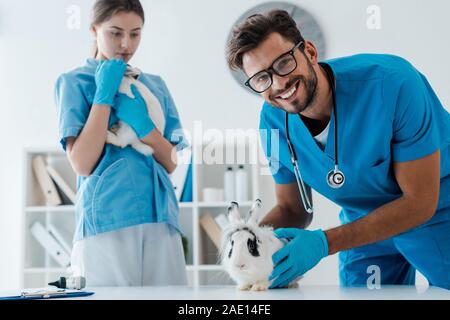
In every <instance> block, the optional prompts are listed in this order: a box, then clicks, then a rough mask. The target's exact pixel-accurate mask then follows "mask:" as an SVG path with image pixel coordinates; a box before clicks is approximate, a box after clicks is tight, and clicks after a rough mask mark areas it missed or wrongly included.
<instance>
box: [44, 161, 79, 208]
mask: <svg viewBox="0 0 450 320" xmlns="http://www.w3.org/2000/svg"><path fill="white" fill-rule="evenodd" d="M46 169H47V172H48V174H49V175H50V177H51V178H52V179H53V181H54V182H55V184H56V186H57V188H59V190H60V191H61V192H60V193H62V194H60V196H61V198H64V195H65V196H66V197H67V198H68V199H69V201H70V202H71V204H74V203H75V199H76V194H75V192H74V191H73V189H72V188H71V187H70V186H69V184H68V183H67V182H66V181H65V180H64V178H63V177H62V176H61V175H60V174H59V172H58V171H56V170H55V168H53V166H51V165H49V164H48V165H47V166H46Z"/></svg>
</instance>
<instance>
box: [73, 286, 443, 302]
mask: <svg viewBox="0 0 450 320" xmlns="http://www.w3.org/2000/svg"><path fill="white" fill-rule="evenodd" d="M87 290H89V291H94V292H95V294H94V295H92V296H88V297H82V298H80V299H86V300H92V299H94V300H102V299H105V300H143V299H144V300H241V299H242V300H380V299H383V300H450V291H449V290H445V289H441V288H437V287H427V286H417V287H416V286H382V287H381V288H380V289H372V290H370V289H368V288H366V287H361V288H341V287H338V286H300V287H299V288H294V289H276V290H268V291H260V292H253V291H239V290H237V289H236V287H234V286H203V287H198V288H194V287H98V288H87Z"/></svg>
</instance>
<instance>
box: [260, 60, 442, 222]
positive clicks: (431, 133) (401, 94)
mask: <svg viewBox="0 0 450 320" xmlns="http://www.w3.org/2000/svg"><path fill="white" fill-rule="evenodd" d="M323 63H325V64H327V65H329V66H330V67H331V69H332V71H333V73H334V76H335V77H336V105H337V107H336V110H337V117H338V133H337V134H338V147H339V150H338V156H339V168H340V169H341V170H342V171H343V172H344V174H345V176H346V180H345V184H344V185H343V187H341V188H340V189H332V188H331V187H329V186H328V184H327V183H326V176H327V173H328V172H329V171H330V170H331V169H333V168H334V117H335V116H336V114H335V113H334V111H333V112H332V115H331V123H330V129H329V134H328V140H327V144H326V147H325V150H324V151H322V149H321V148H320V147H319V145H318V144H317V142H316V141H315V140H314V138H313V137H312V136H311V134H310V132H309V130H308V129H307V127H306V126H305V124H304V123H303V121H302V119H301V118H300V117H299V115H297V114H290V115H289V133H290V137H291V141H292V143H293V145H294V148H295V151H296V153H297V157H298V162H299V167H300V171H301V174H302V177H303V179H304V181H305V183H306V184H307V185H309V186H310V187H312V188H313V189H314V190H316V191H317V192H319V193H320V194H322V195H323V196H325V197H326V198H328V199H330V200H332V201H333V202H334V203H336V204H338V205H339V206H341V207H342V210H341V212H340V220H341V222H342V223H349V222H352V221H355V220H357V219H359V218H361V217H363V216H365V215H367V214H368V213H370V212H371V211H373V210H375V209H376V208H378V207H380V206H382V205H384V204H386V203H388V202H391V201H393V200H395V199H397V198H399V197H401V196H402V191H401V189H400V187H399V185H398V184H397V181H396V179H395V175H394V171H393V167H392V165H393V162H404V161H411V160H415V159H419V158H422V157H425V156H427V155H430V154H432V153H434V152H435V151H437V150H438V149H440V152H441V163H440V165H441V172H440V178H441V180H440V181H441V183H440V195H439V203H438V208H437V211H436V213H435V215H434V216H433V218H432V219H431V220H429V221H428V222H427V223H426V224H430V223H433V222H438V221H443V220H447V219H449V218H450V114H449V113H448V112H447V111H446V110H445V109H444V107H443V106H442V104H441V103H440V101H439V99H438V97H437V96H436V94H435V93H434V91H433V89H432V88H431V86H430V84H429V83H428V81H427V79H426V78H425V77H424V76H423V75H422V74H421V73H420V72H419V71H417V70H416V69H415V68H414V67H413V66H412V65H411V64H410V63H409V62H407V61H406V60H404V59H402V58H400V57H396V56H392V55H374V54H361V55H355V56H350V57H344V58H339V59H333V60H328V61H324V62H323ZM260 129H266V130H267V131H265V130H262V131H261V138H262V141H263V149H264V151H265V153H266V156H267V158H268V160H269V165H270V168H271V170H272V174H273V177H274V179H275V182H276V183H278V184H286V183H292V182H295V175H294V169H293V166H292V164H291V161H290V154H289V149H288V147H287V142H286V133H285V132H286V130H285V112H284V111H283V110H281V109H279V108H276V107H273V106H271V105H270V104H268V103H265V104H264V105H263V108H262V111H261V118H260ZM277 129H279V130H278V131H277ZM271 132H272V134H271ZM278 134H279V139H277V135H278ZM277 140H278V141H279V144H277V143H276V141H277Z"/></svg>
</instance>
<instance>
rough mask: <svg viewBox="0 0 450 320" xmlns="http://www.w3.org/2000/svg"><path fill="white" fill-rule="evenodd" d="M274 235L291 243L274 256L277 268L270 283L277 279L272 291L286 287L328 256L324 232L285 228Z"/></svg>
mask: <svg viewBox="0 0 450 320" xmlns="http://www.w3.org/2000/svg"><path fill="white" fill-rule="evenodd" d="M274 233H275V236H276V237H277V238H279V239H280V238H286V239H288V240H290V241H289V242H288V243H287V244H286V245H285V246H284V247H283V248H281V249H280V250H278V251H277V252H275V253H274V254H273V256H272V261H273V264H274V266H275V268H274V270H273V271H272V274H271V275H270V277H269V281H271V280H273V279H275V278H276V279H275V281H274V282H273V283H272V284H271V286H270V289H273V288H284V287H286V286H287V285H288V284H289V283H290V282H292V281H293V280H295V279H296V278H297V277H299V276H301V275H303V274H304V273H306V272H307V271H308V270H310V269H312V268H313V267H314V266H315V265H316V264H318V263H319V261H320V260H322V258H324V257H326V256H327V255H328V241H327V238H326V236H325V233H324V232H323V231H322V230H316V231H309V230H303V229H296V228H285V229H277V230H275V231H274Z"/></svg>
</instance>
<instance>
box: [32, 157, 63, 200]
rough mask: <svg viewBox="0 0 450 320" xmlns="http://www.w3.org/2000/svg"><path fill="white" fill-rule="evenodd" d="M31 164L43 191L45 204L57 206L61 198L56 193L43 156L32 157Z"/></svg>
mask: <svg viewBox="0 0 450 320" xmlns="http://www.w3.org/2000/svg"><path fill="white" fill-rule="evenodd" d="M32 166H33V170H34V173H35V175H36V178H37V181H38V183H39V186H40V187H41V190H42V192H43V193H44V198H45V204H46V205H48V206H58V205H60V204H62V200H61V197H60V196H59V194H58V191H57V189H56V185H55V183H54V182H53V180H52V178H51V177H50V175H49V174H48V172H47V169H46V167H45V161H44V158H43V157H42V156H36V157H34V158H33V162H32Z"/></svg>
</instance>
